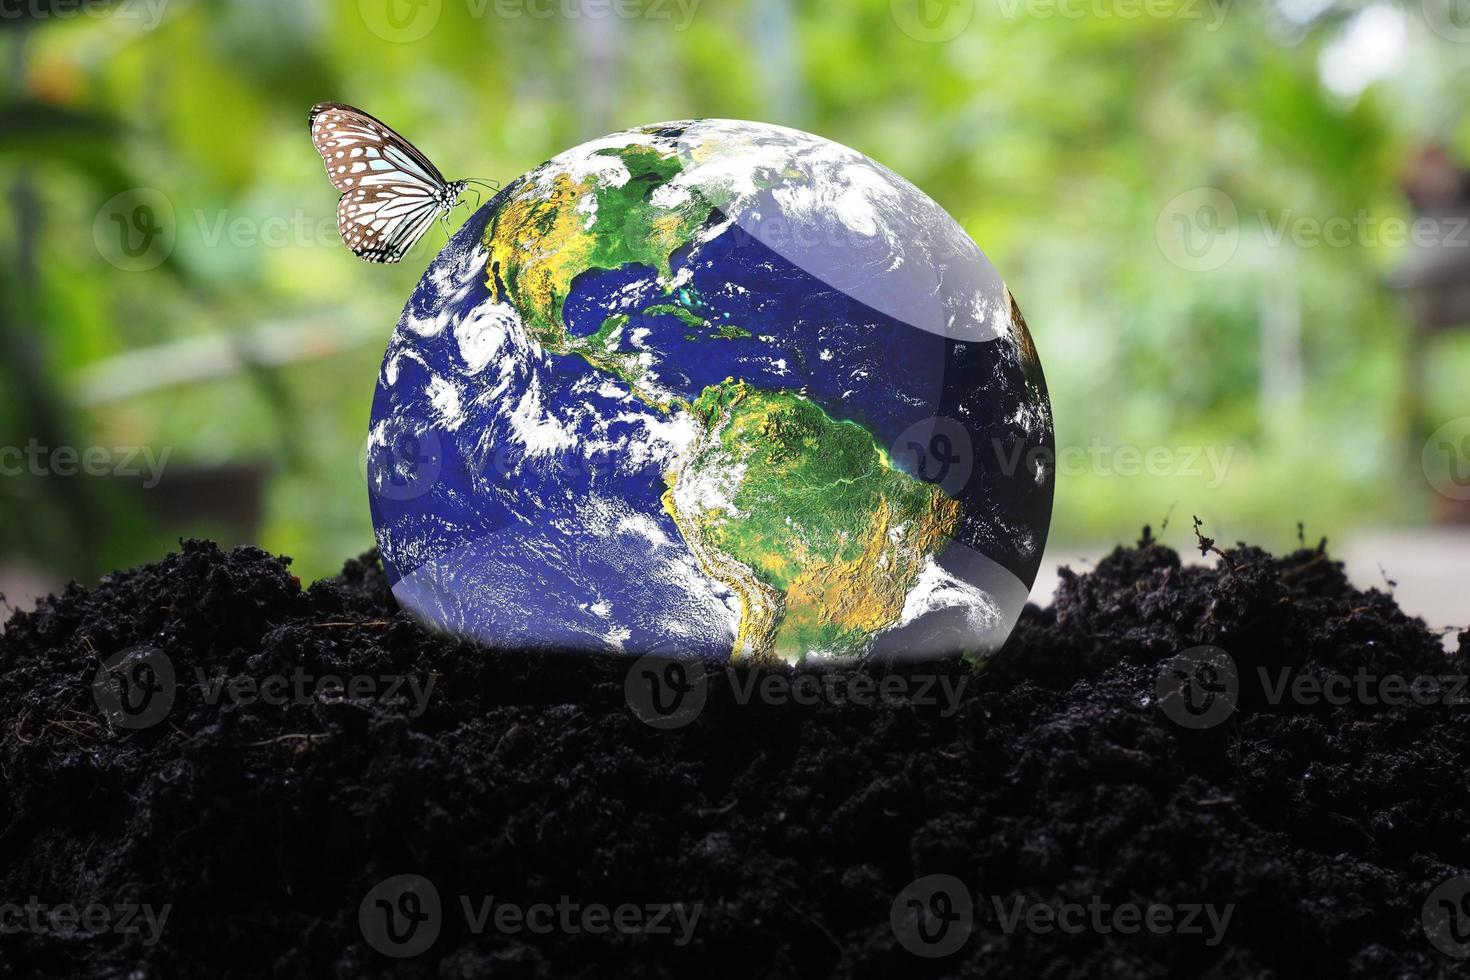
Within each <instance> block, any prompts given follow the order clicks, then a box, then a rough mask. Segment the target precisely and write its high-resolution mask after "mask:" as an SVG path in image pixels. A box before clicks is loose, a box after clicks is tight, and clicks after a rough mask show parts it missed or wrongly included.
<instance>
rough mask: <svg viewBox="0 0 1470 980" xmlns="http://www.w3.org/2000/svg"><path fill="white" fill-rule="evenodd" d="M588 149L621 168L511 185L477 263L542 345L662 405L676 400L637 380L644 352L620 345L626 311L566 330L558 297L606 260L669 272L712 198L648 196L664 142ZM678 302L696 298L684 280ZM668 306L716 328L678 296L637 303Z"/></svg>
mask: <svg viewBox="0 0 1470 980" xmlns="http://www.w3.org/2000/svg"><path fill="white" fill-rule="evenodd" d="M595 156H597V157H606V158H608V160H609V163H611V164H614V165H617V164H621V166H622V167H624V168H626V171H627V177H626V179H623V178H622V175H621V174H619V176H618V178H617V179H609V178H608V177H607V175H606V174H602V173H599V172H593V173H589V174H587V175H586V176H584V177H579V176H576V175H573V174H571V173H568V172H561V173H553V174H550V175H548V177H547V178H546V183H545V184H527V185H526V186H524V187H522V188H520V189H518V190H516V191H515V192H514V193H513V195H512V196H511V198H510V199H509V200H508V201H507V202H506V203H505V204H504V205H503V206H502V207H501V208H500V210H499V211H498V212H497V213H496V214H495V216H494V217H493V218H492V219H491V221H490V223H489V224H488V225H487V226H486V228H485V247H486V249H487V250H488V252H489V258H488V261H487V263H486V267H487V270H488V271H487V276H488V283H487V285H488V287H489V289H490V293H491V297H492V298H493V299H494V300H495V301H496V302H499V301H501V300H508V301H509V302H510V303H511V305H513V306H514V307H515V308H516V309H517V310H518V311H519V312H520V314H521V316H522V317H523V318H524V319H525V324H526V327H527V329H528V330H529V331H530V333H531V336H532V337H534V338H535V339H536V341H537V342H538V343H540V344H541V345H542V347H544V348H545V349H546V350H547V351H548V352H549V353H551V354H563V355H565V354H573V355H578V356H580V357H583V358H585V359H586V361H587V362H588V363H589V364H591V365H592V366H593V367H596V368H599V369H601V370H604V371H608V372H611V373H612V374H614V375H616V376H617V377H619V378H621V379H622V380H624V381H625V382H627V383H628V385H629V386H630V387H631V388H632V390H633V392H634V394H636V395H637V396H638V397H640V398H642V399H643V400H644V401H646V402H649V403H650V404H654V405H658V406H659V407H662V408H665V409H667V408H669V407H670V406H671V405H672V404H674V403H677V402H678V401H679V400H678V399H677V398H675V397H674V396H672V394H670V393H668V392H663V391H660V390H658V389H657V388H656V387H654V386H652V385H651V384H648V383H645V382H646V380H647V377H646V376H647V367H648V362H647V361H646V359H645V356H644V355H643V354H642V353H641V352H638V351H633V350H623V349H621V348H620V342H621V340H622V331H621V329H620V327H622V326H623V325H624V324H625V323H626V322H627V317H626V316H612V317H608V319H607V320H606V321H605V322H604V323H603V324H602V326H601V328H599V329H598V330H597V331H596V332H595V333H592V334H590V335H588V336H576V335H573V334H572V333H571V332H570V331H569V330H568V329H567V326H566V321H565V320H564V319H563V317H562V304H563V303H565V302H566V298H567V294H568V293H569V292H570V291H571V288H572V282H573V281H574V280H575V279H576V278H577V276H579V275H581V274H582V273H583V272H586V271H588V270H589V269H616V268H619V267H621V266H624V265H627V264H629V263H638V264H642V265H647V266H650V267H652V268H653V269H655V270H656V271H657V273H658V275H659V276H660V278H662V279H664V280H668V279H669V278H670V276H671V273H670V269H669V257H670V256H671V255H672V254H673V253H674V251H675V250H676V249H678V248H679V247H680V246H682V245H684V244H686V243H688V242H689V240H690V239H691V238H692V236H693V235H694V234H695V232H697V231H698V230H699V228H700V227H701V226H702V225H703V224H704V222H705V220H706V219H707V218H708V217H709V214H710V211H711V210H712V209H713V205H712V204H710V203H709V202H708V201H706V200H704V199H703V198H702V197H701V196H700V195H699V193H698V192H697V191H693V190H690V191H689V193H688V194H687V195H684V196H682V197H680V198H677V199H675V200H671V201H670V202H668V203H667V204H666V205H659V204H656V203H654V201H653V200H652V198H653V193H654V191H656V190H657V189H658V188H659V187H662V186H664V185H665V184H666V183H668V181H669V180H670V179H671V178H673V177H674V176H675V175H676V174H678V173H679V172H680V170H681V169H682V167H683V164H682V163H681V161H680V160H679V158H678V155H677V154H676V153H673V152H667V151H663V150H659V149H657V148H655V147H651V146H643V145H632V146H624V147H610V148H606V149H602V150H599V151H598V152H597V154H595ZM680 299H681V302H685V301H687V302H689V303H690V304H691V305H696V304H697V300H696V299H695V298H694V297H692V296H690V295H689V291H688V290H681V291H680ZM675 309H677V313H676V314H675V315H678V316H679V317H680V318H681V319H683V320H684V321H685V322H686V323H688V324H691V325H698V326H700V327H703V328H706V329H709V330H712V331H715V333H716V335H717V336H739V334H733V335H732V334H730V333H729V332H728V330H727V331H726V332H725V333H723V334H722V333H719V330H721V329H725V328H716V327H714V325H712V324H709V323H708V322H707V321H706V320H705V319H704V318H703V317H700V316H698V315H697V314H696V313H694V312H691V311H690V310H689V309H688V308H686V307H684V306H680V307H677V308H675V307H671V306H670V305H669V304H663V305H662V306H655V307H650V309H649V310H647V311H645V312H651V313H660V312H665V313H667V312H673V311H674V310H675Z"/></svg>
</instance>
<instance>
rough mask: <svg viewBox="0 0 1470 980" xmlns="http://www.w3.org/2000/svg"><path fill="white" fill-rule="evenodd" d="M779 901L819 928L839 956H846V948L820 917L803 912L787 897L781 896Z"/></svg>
mask: <svg viewBox="0 0 1470 980" xmlns="http://www.w3.org/2000/svg"><path fill="white" fill-rule="evenodd" d="M781 901H782V902H783V903H785V905H786V907H787V908H788V909H790V910H791V911H793V912H795V913H796V915H797V917H798V918H801V919H806V920H807V921H809V922H811V924H812V925H814V926H816V927H817V928H818V929H820V930H821V932H822V935H824V936H826V937H827V941H828V942H830V943H831V944H832V946H833V947H834V948H835V949H836V950H837V953H838V955H840V956H846V955H847V950H846V949H844V948H843V946H842V944H841V943H839V942H838V941H837V937H836V936H834V935H832V930H831V929H828V928H827V926H826V924H825V923H823V922H822V920H821V919H820V918H818V917H817V916H815V915H811V914H809V913H806V912H803V911H802V910H801V909H799V908H797V907H796V906H795V905H793V904H792V902H791V900H790V899H788V898H783V899H781Z"/></svg>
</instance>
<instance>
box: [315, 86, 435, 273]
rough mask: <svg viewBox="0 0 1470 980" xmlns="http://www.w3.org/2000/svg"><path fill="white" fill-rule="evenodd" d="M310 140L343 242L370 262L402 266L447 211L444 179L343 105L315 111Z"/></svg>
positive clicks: (409, 148)
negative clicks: (334, 198)
mask: <svg viewBox="0 0 1470 980" xmlns="http://www.w3.org/2000/svg"><path fill="white" fill-rule="evenodd" d="M311 141H312V144H313V145H314V146H315V147H316V149H317V152H318V153H320V154H321V157H322V163H323V164H324V165H325V166H326V168H327V176H328V177H329V178H330V179H331V181H332V185H333V186H334V187H336V188H337V189H338V190H340V191H341V192H342V199H341V200H340V201H338V202H337V230H338V231H339V232H340V233H341V235H342V241H343V243H345V244H346V245H347V247H348V248H350V249H352V251H353V252H354V253H355V254H356V255H358V256H359V257H360V258H364V259H367V260H368V261H369V262H397V261H398V260H400V259H402V258H403V256H404V255H405V254H406V253H407V252H408V250H409V249H410V248H412V247H413V245H414V243H415V242H417V241H418V240H419V238H421V237H422V236H423V234H424V232H426V231H428V230H429V227H430V226H431V225H432V224H433V223H434V218H435V217H437V216H438V214H439V213H440V212H441V211H442V210H444V204H443V203H442V202H443V201H444V191H445V181H444V176H443V175H442V174H441V173H439V169H438V168H437V167H435V166H434V165H433V164H432V163H430V162H429V159H428V158H427V157H425V156H424V155H423V154H422V153H420V152H419V151H418V150H417V149H416V148H415V147H414V145H413V144H412V143H410V142H408V140H406V139H404V138H403V137H402V136H399V135H398V134H397V133H396V132H394V131H393V130H392V129H391V128H389V127H388V126H387V125H386V124H385V123H383V122H382V121H380V120H378V119H376V118H374V117H373V116H370V115H368V114H367V113H366V112H363V111H362V110H360V109H354V108H353V107H352V106H349V105H343V104H342V103H340V102H322V103H320V104H318V105H316V106H314V107H313V108H312V110H311Z"/></svg>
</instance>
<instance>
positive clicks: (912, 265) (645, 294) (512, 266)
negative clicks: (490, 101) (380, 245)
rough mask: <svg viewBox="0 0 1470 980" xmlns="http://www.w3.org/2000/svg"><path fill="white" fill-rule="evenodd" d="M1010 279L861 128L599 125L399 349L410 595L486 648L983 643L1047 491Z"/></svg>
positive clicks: (514, 190) (526, 192)
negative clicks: (600, 130)
mask: <svg viewBox="0 0 1470 980" xmlns="http://www.w3.org/2000/svg"><path fill="white" fill-rule="evenodd" d="M1051 449H1052V421H1051V412H1050V405H1049V402H1048V399H1047V394H1046V385H1045V381H1044V379H1043V376H1042V372H1041V366H1040V363H1039V361H1038V360H1037V356H1036V351H1035V348H1034V347H1033V345H1032V342H1031V338H1030V336H1029V333H1028V331H1027V328H1026V324H1025V321H1024V320H1023V319H1022V317H1021V313H1020V310H1019V308H1018V307H1017V305H1016V303H1015V301H1014V299H1013V298H1012V297H1011V295H1010V292H1009V290H1007V288H1006V287H1005V284H1004V283H1003V281H1002V280H1001V278H1000V276H999V275H998V274H997V273H996V272H995V270H994V268H993V267H992V266H991V265H990V263H989V261H988V260H987V259H986V258H985V256H984V255H983V254H982V253H981V252H980V250H979V249H978V248H977V247H976V246H975V244H974V243H973V242H972V241H971V240H970V239H969V237H968V236H967V235H966V234H965V233H964V231H963V230H962V229H961V228H960V227H959V225H958V224H957V223H956V222H955V221H954V219H953V218H951V217H950V216H949V215H948V214H947V213H946V212H945V211H944V210H943V209H942V208H941V207H939V205H937V204H936V203H935V202H934V201H932V200H931V199H930V198H929V197H927V196H926V195H924V194H923V192H921V191H919V190H918V189H917V188H915V187H914V186H913V185H911V184H909V183H908V182H907V181H905V180H904V179H903V178H901V177H899V176H898V175H897V174H895V173H893V172H892V171H890V170H888V169H886V168H884V167H883V166H881V165H880V164H878V163H876V162H874V161H873V160H871V159H869V158H868V157H866V156H864V155H863V154H861V153H858V152H857V151H855V150H851V149H849V148H847V147H843V146H841V145H839V144H836V143H833V142H830V141H828V140H824V139H822V138H820V137H817V136H813V135H810V134H807V133H802V132H798V131H796V130H791V129H786V128H782V127H778V126H771V125H765V124H759V123H750V122H737V121H731V120H698V121H686V122H670V123H661V124H658V125H653V126H646V127H641V128H638V129H633V130H628V131H625V132H621V133H616V134H613V135H610V136H607V137H603V138H601V139H597V140H593V141H591V142H588V143H585V144H582V145H581V146H578V147H576V148H574V149H571V150H569V151H567V152H565V153H563V154H561V155H560V156H557V157H555V158H554V159H552V160H550V161H548V162H547V163H545V164H542V165H541V166H539V167H537V168H536V169H534V170H532V171H530V172H529V173H527V174H526V175H524V176H522V177H520V178H518V179H517V180H515V181H514V182H512V183H511V184H509V185H508V186H507V187H506V188H505V189H504V190H503V191H501V192H500V193H499V194H497V195H496V197H495V198H494V199H493V200H491V201H490V202H488V203H486V204H485V205H484V206H483V207H482V208H480V209H479V211H478V212H477V213H476V214H475V215H474V216H473V217H472V218H471V219H470V220H469V221H468V222H466V224H465V225H464V226H463V227H462V228H461V229H460V230H459V231H458V232H457V233H456V234H455V235H454V236H453V238H452V239H451V241H450V242H449V243H448V244H447V245H446V246H445V247H444V249H443V250H442V251H441V252H440V254H439V255H438V257H437V258H436V259H435V260H434V262H433V264H432V265H431V266H430V268H429V269H428V271H427V272H426V273H425V275H424V277H423V279H422V281H421V282H420V284H419V286H418V288H417V289H416V290H415V292H414V294H413V297H412V298H411V299H410V300H409V302H408V305H407V307H406V308H405V309H404V312H403V315H402V317H401V318H400V320H399V322H398V326H397V329H396V330H395V332H394V334H393V337H392V339H391V341H390V343H389V345H388V350H387V353H386V355H385V357H384V360H383V366H382V370H381V372H380V374H379V377H378V385H377V391H376V395H375V398H374V401H373V410H372V420H371V428H370V436H369V450H368V478H369V487H370V499H371V506H372V514H373V520H374V526H375V528H376V533H377V540H378V545H379V549H380V551H381V554H382V558H383V563H384V566H385V568H386V570H387V573H388V576H389V581H390V583H391V584H392V587H393V591H394V595H395V596H396V598H397V600H398V602H399V603H400V604H401V605H402V606H403V607H404V608H406V609H408V610H409V611H411V612H412V613H413V614H414V615H416V616H417V617H419V618H420V619H422V620H423V621H425V622H428V623H430V624H432V625H434V626H437V627H440V628H443V629H446V630H449V631H451V632H453V633H455V634H458V635H461V636H466V637H471V638H474V639H477V640H481V641H484V642H486V643H488V644H491V645H493V646H501V647H505V646H520V647H524V646H536V647H547V648H556V649H568V650H599V651H618V652H625V653H628V654H638V655H642V654H649V653H656V654H666V655H671V656H691V657H700V658H706V659H716V660H732V659H733V660H749V661H760V662H778V661H780V662H796V661H803V660H805V661H813V660H819V661H825V660H844V659H851V658H862V657H868V656H887V657H932V656H940V655H946V654H955V653H964V654H970V655H975V656H983V655H984V654H986V653H987V652H989V651H993V650H994V649H995V648H996V647H997V646H999V644H1000V643H1002V642H1003V641H1004V639H1005V637H1006V636H1007V635H1008V634H1009V632H1010V630H1011V628H1012V626H1013V625H1014V623H1015V620H1016V617H1017V616H1018V615H1019V612H1020V609H1021V607H1022V606H1023V605H1024V603H1025V600H1026V596H1027V594H1028V592H1029V590H1030V586H1031V583H1032V581H1033V580H1034V578H1035V575H1036V570H1037V567H1038V565H1039V562H1040V558H1041V551H1042V548H1043V546H1044V544H1045V540H1046V532H1047V527H1048V524H1049V521H1050V515H1051V503H1052V473H1051V469H1050V467H1049V466H1048V465H1046V461H1047V460H1048V458H1049V456H1048V453H1049V452H1050V450H1051Z"/></svg>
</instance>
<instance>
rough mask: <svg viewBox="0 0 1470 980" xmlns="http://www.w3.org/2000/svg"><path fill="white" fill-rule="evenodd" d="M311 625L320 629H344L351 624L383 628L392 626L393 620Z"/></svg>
mask: <svg viewBox="0 0 1470 980" xmlns="http://www.w3.org/2000/svg"><path fill="white" fill-rule="evenodd" d="M311 625H312V627H313V628H314V629H319V630H324V629H343V628H346V627H349V626H362V627H373V628H382V627H384V626H392V625H393V620H391V619H367V620H363V621H362V622H360V623H348V622H342V623H312V624H311Z"/></svg>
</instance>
